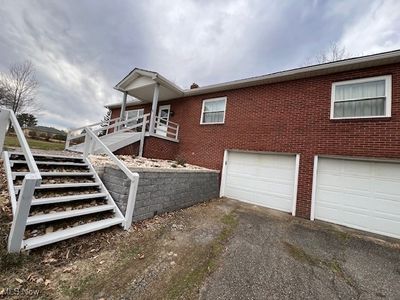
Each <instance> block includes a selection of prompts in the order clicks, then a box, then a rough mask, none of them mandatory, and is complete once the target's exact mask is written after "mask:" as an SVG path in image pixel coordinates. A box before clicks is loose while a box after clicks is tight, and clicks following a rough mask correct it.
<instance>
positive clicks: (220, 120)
mask: <svg viewBox="0 0 400 300" xmlns="http://www.w3.org/2000/svg"><path fill="white" fill-rule="evenodd" d="M225 109H226V97H221V98H213V99H206V100H203V108H202V110H201V119H200V124H224V122H225Z"/></svg>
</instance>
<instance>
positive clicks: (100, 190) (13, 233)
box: [0, 109, 143, 252]
mask: <svg viewBox="0 0 400 300" xmlns="http://www.w3.org/2000/svg"><path fill="white" fill-rule="evenodd" d="M10 124H12V127H13V129H14V131H15V133H16V135H17V138H18V141H19V144H20V146H21V152H19V153H9V152H7V151H3V146H4V138H5V135H6V132H7V130H8V128H9V125H10ZM84 130H85V135H84V138H85V142H84V145H83V148H84V153H83V155H80V156H78V155H76V156H57V155H47V154H40V155H39V154H35V155H33V154H32V152H31V150H30V148H29V145H28V143H27V141H26V139H25V137H24V134H23V132H22V129H21V127H20V125H19V123H18V121H17V118H16V117H15V114H14V113H13V112H12V111H11V110H8V109H0V153H2V158H3V162H4V169H5V173H6V176H7V184H8V190H9V195H10V202H11V206H12V213H13V220H12V225H11V230H10V234H9V238H8V251H9V252H19V251H21V250H29V249H33V248H37V247H40V246H44V245H47V244H51V243H55V242H58V241H61V240H65V239H69V238H72V237H76V236H80V235H83V234H86V233H90V232H94V231H97V230H101V229H104V228H107V227H111V226H114V225H121V226H122V227H123V228H124V229H125V230H127V229H129V228H130V226H131V224H132V217H133V210H134V205H135V199H136V192H137V186H138V182H139V174H137V173H133V172H131V171H130V170H129V169H128V168H127V167H126V166H125V165H124V164H123V163H122V162H121V161H120V160H119V159H118V158H117V157H116V156H115V155H114V154H113V153H112V151H111V150H110V149H109V148H108V147H107V146H106V145H105V144H104V143H103V142H102V141H101V140H100V138H99V137H98V132H95V131H93V130H92V129H91V128H89V127H85V129H84ZM125 131H127V130H125ZM110 136H111V135H110ZM142 136H143V135H142ZM96 149H98V150H99V151H101V153H104V154H106V155H107V156H108V157H109V158H110V159H111V161H112V162H113V163H114V164H115V165H116V166H117V167H119V168H120V169H121V170H122V171H123V172H124V173H125V175H126V176H127V177H128V178H129V179H130V181H131V185H130V191H129V197H128V199H127V209H126V213H125V215H123V214H122V213H121V211H120V210H119V208H118V206H117V205H116V204H115V202H114V200H113V199H112V197H111V196H110V194H109V193H108V191H107V189H106V187H105V186H104V184H103V183H102V181H101V180H100V178H99V176H98V174H97V173H96V171H95V169H94V167H93V166H92V164H91V163H90V161H89V159H88V156H89V154H92V153H94V151H95V150H96Z"/></svg>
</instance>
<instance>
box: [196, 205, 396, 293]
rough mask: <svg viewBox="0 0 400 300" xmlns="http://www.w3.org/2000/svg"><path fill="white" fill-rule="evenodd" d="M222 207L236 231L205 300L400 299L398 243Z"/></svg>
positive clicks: (245, 207)
mask: <svg viewBox="0 0 400 300" xmlns="http://www.w3.org/2000/svg"><path fill="white" fill-rule="evenodd" d="M224 205H226V206H230V207H231V208H232V209H233V211H234V213H235V214H236V216H237V219H238V226H237V228H236V230H235V232H234V233H233V236H232V237H231V239H230V241H229V242H228V244H227V245H226V250H225V251H224V253H223V256H222V257H221V259H220V261H219V267H218V268H217V270H216V271H215V272H214V273H213V274H211V275H210V276H209V277H208V278H207V279H206V281H205V283H204V284H203V286H202V287H201V289H200V298H201V299H400V241H398V240H393V239H392V240H391V239H385V240H383V239H382V237H377V236H372V235H368V234H364V233H361V232H358V231H353V230H348V229H344V228H343V227H339V226H331V225H328V224H325V223H322V222H311V221H308V220H303V219H299V218H294V217H291V216H290V215H288V214H285V213H280V212H277V211H274V210H270V209H265V208H260V207H255V206H252V205H247V204H242V203H239V202H237V201H230V200H226V202H225V204H224Z"/></svg>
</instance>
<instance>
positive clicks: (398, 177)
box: [315, 158, 400, 238]
mask: <svg viewBox="0 0 400 300" xmlns="http://www.w3.org/2000/svg"><path fill="white" fill-rule="evenodd" d="M315 219H320V220H324V221H328V222H332V223H337V224H341V225H345V226H348V227H353V228H357V229H361V230H365V231H370V232H374V233H378V234H382V235H387V236H392V237H396V238H400V164H396V163H386V162H370V161H354V160H343V159H331V158H320V159H319V160H318V167H317V182H316V191H315Z"/></svg>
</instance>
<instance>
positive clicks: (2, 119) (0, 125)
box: [0, 110, 10, 154]
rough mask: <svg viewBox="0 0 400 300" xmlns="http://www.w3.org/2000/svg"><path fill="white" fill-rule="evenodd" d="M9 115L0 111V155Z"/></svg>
mask: <svg viewBox="0 0 400 300" xmlns="http://www.w3.org/2000/svg"><path fill="white" fill-rule="evenodd" d="M9 115H10V113H9V112H8V111H6V110H0V154H1V153H3V148H4V141H5V139H6V133H7V130H8V127H9V125H10V116H9Z"/></svg>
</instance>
